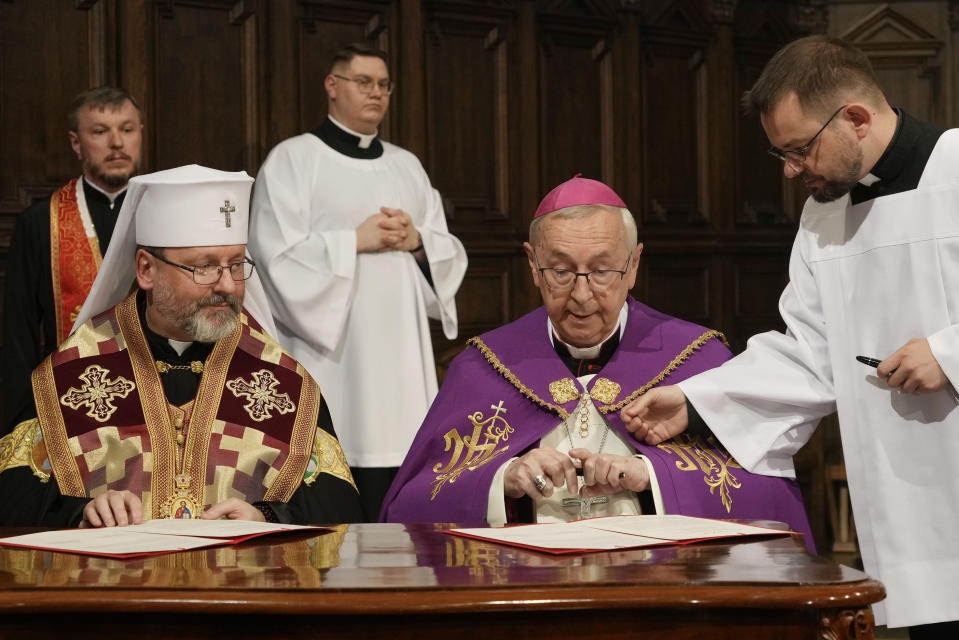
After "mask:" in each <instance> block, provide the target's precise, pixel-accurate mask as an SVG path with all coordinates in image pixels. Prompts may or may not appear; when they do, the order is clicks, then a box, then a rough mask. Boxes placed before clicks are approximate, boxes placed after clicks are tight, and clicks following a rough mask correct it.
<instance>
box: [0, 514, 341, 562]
mask: <svg viewBox="0 0 959 640" xmlns="http://www.w3.org/2000/svg"><path fill="white" fill-rule="evenodd" d="M300 530H317V531H324V530H326V528H325V527H315V526H307V525H297V524H279V523H272V522H253V521H250V520H148V521H146V522H144V523H143V524H135V525H130V526H127V527H102V528H99V529H65V530H61V531H44V532H41V533H29V534H26V535H22V536H12V537H9V538H2V539H0V545H6V546H17V547H29V548H33V549H45V550H50V551H67V552H70V553H82V554H88V555H100V556H112V557H121V558H122V557H132V556H135V555H149V554H155V553H170V552H173V551H184V550H188V549H199V548H202V547H211V546H215V545H223V544H236V543H238V542H243V541H244V540H248V539H250V538H253V537H256V536H261V535H266V534H270V533H279V532H284V531H300Z"/></svg>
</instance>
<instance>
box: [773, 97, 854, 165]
mask: <svg viewBox="0 0 959 640" xmlns="http://www.w3.org/2000/svg"><path fill="white" fill-rule="evenodd" d="M848 106H849V105H848V104H844V105H842V106H841V107H839V108H838V109H836V112H835V113H833V114H832V115H831V116H829V119H828V120H826V124H824V125H823V126H822V128H821V129H820V130H819V131H817V132H816V135H814V136H813V137H812V138H810V139H809V142H807V143H806V144H804V145H803V146H801V147H797V148H795V149H786V150H784V149H780V148H779V147H769V149H768V150H767V153H768V154H769V155H771V156H772V157H774V158H777V159H779V160H781V161H782V162H784V163H786V164H788V165H789V166H791V167H793V168H794V169H797V170H800V169H802V167H803V165H804V164H805V163H806V153H808V152H809V148H810V147H811V146H812V145H813V143H814V142H815V141H816V138H818V137H819V134H821V133H822V132H823V131H825V130H826V127H828V126H829V123H830V122H832V121H833V118H835V117H836V116H838V115H839V114H840V112H842V110H843V109H845V108H846V107H848Z"/></svg>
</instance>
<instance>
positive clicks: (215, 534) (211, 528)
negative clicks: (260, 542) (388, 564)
mask: <svg viewBox="0 0 959 640" xmlns="http://www.w3.org/2000/svg"><path fill="white" fill-rule="evenodd" d="M125 528H126V529H129V530H130V531H135V532H141V533H162V534H166V535H173V536H201V537H204V538H242V537H245V536H251V535H256V534H258V533H273V532H276V531H294V530H297V529H321V528H322V527H312V526H307V525H299V524H280V523H277V522H256V521H254V520H199V519H197V520H147V521H146V522H144V523H143V524H133V525H130V526H128V527H125Z"/></svg>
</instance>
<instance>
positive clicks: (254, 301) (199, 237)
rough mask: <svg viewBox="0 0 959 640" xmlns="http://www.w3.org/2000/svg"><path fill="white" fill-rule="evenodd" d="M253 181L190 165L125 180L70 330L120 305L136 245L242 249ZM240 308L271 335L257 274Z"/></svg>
mask: <svg viewBox="0 0 959 640" xmlns="http://www.w3.org/2000/svg"><path fill="white" fill-rule="evenodd" d="M252 186H253V178H251V177H250V176H249V175H247V173H246V172H245V171H218V170H216V169H208V168H207V167H201V166H199V165H195V164H191V165H189V166H186V167H177V168H176V169H168V170H167V171H158V172H156V173H148V174H146V175H142V176H136V177H134V178H131V179H130V186H129V187H128V188H127V195H126V198H124V200H123V206H122V207H121V208H120V215H119V216H118V217H117V224H116V227H115V228H114V231H113V237H112V238H111V240H110V246H109V248H108V249H107V254H106V255H105V256H104V257H103V264H101V265H100V270H99V271H98V272H97V277H96V280H94V281H93V288H92V289H91V290H90V295H89V296H87V300H86V302H85V303H84V304H83V308H82V309H81V310H80V315H78V316H77V321H76V322H75V323H74V325H73V329H74V330H76V328H77V327H79V326H80V325H81V324H83V323H84V322H86V321H87V320H89V319H90V318H92V317H93V316H95V315H97V314H98V313H100V312H102V311H105V310H107V309H109V308H111V307H113V306H114V305H116V304H118V303H120V301H122V300H123V299H124V298H125V297H126V296H127V295H128V294H129V293H130V291H131V290H132V287H133V286H135V280H136V271H135V260H134V259H135V256H136V247H137V245H142V246H147V247H164V248H165V247H219V246H230V245H235V244H246V240H247V229H248V226H249V220H250V190H251V188H252ZM243 307H244V309H245V310H246V311H247V312H248V313H249V314H250V315H251V316H253V318H255V319H256V321H257V322H259V323H260V326H262V327H263V329H264V330H265V331H266V332H267V333H269V334H270V335H276V327H274V325H273V316H272V315H271V314H270V306H269V303H268V302H267V298H266V292H265V291H264V290H263V285H262V283H261V282H260V278H259V275H258V274H257V272H256V270H255V269H254V271H253V277H251V278H250V279H249V280H247V281H246V292H245V294H244V296H243Z"/></svg>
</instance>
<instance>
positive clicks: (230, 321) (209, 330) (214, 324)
mask: <svg viewBox="0 0 959 640" xmlns="http://www.w3.org/2000/svg"><path fill="white" fill-rule="evenodd" d="M218 297H219V296H218ZM229 297H231V298H234V299H235V297H234V296H229ZM231 306H232V301H231ZM201 310H202V307H200V308H197V310H196V311H194V312H193V314H191V315H190V317H189V318H187V321H186V326H185V327H184V330H185V331H186V332H187V333H188V334H189V335H190V336H191V337H192V338H193V339H194V340H196V341H198V342H217V341H218V340H222V339H223V338H225V337H227V336H228V335H230V334H231V333H233V330H234V329H235V328H236V323H237V322H238V321H239V314H238V313H237V312H236V311H234V310H233V309H232V308H231V309H224V310H223V311H218V312H217V313H216V315H215V318H216V319H215V320H213V321H211V320H209V319H208V318H207V317H206V316H204V315H203V314H201V313H200V311H201Z"/></svg>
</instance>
